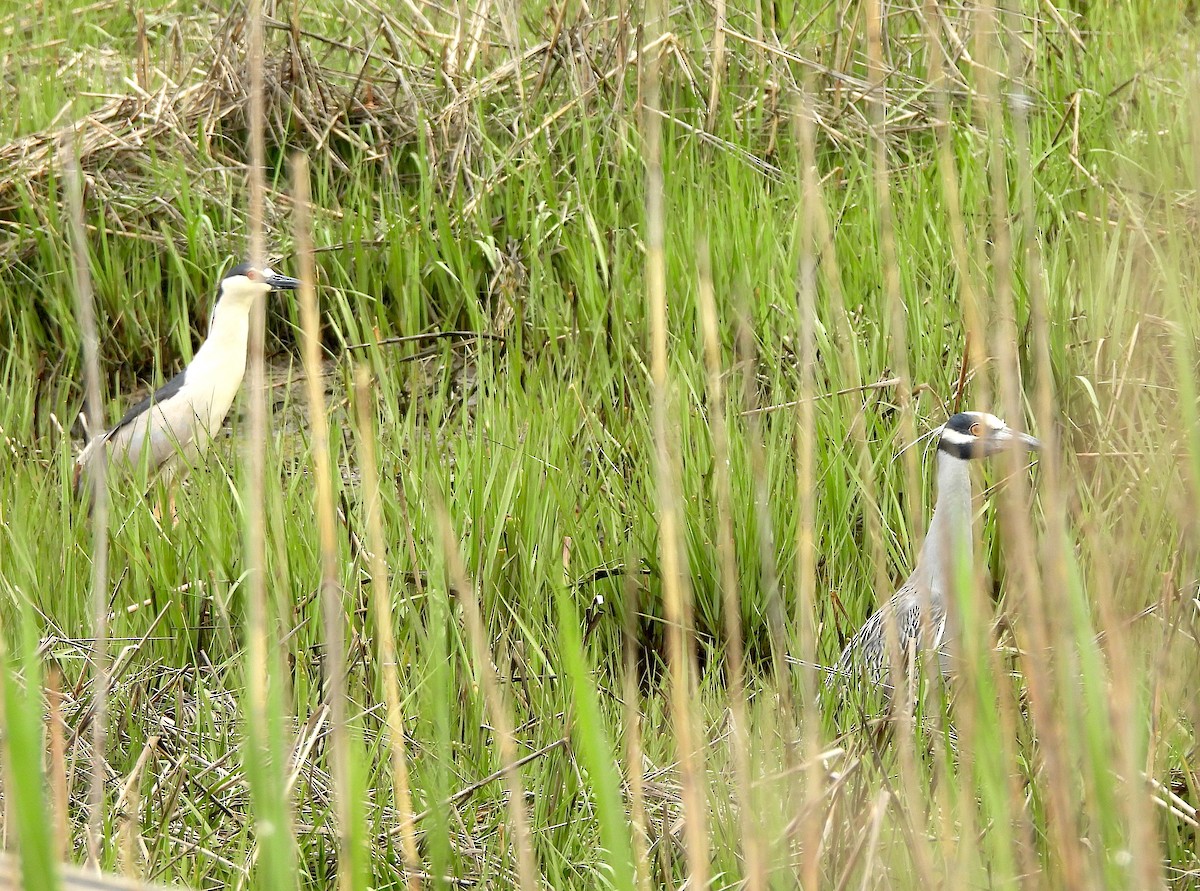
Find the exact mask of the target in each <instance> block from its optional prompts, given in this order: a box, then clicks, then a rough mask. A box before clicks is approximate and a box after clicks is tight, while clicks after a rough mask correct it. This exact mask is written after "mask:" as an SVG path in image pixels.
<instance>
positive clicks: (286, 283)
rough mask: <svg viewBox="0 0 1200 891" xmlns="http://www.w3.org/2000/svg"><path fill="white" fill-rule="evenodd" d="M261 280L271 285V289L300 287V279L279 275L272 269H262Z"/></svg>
mask: <svg viewBox="0 0 1200 891" xmlns="http://www.w3.org/2000/svg"><path fill="white" fill-rule="evenodd" d="M262 276H263V281H264V282H266V283H267V284H268V285H270V286H271V290H272V291H294V290H296V289H297V288H299V287H300V279H298V278H292V277H291V276H287V275H280V274H279V273H278V272H276V271H275V270H273V269H264V270H263V271H262Z"/></svg>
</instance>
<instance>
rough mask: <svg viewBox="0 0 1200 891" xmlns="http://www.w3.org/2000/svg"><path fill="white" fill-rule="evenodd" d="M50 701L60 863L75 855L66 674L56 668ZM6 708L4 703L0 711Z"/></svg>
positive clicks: (55, 829) (54, 827) (56, 846)
mask: <svg viewBox="0 0 1200 891" xmlns="http://www.w3.org/2000/svg"><path fill="white" fill-rule="evenodd" d="M46 700H47V705H48V707H49V714H48V715H47V719H48V724H49V726H48V727H47V728H46V733H47V735H48V736H49V737H50V752H49V767H48V770H49V773H50V777H49V785H50V819H51V821H52V826H51V831H52V832H53V837H54V853H55V855H56V856H57V857H58V858H59V859H60V860H64V861H65V860H66V859H67V857H68V856H69V855H70V853H71V824H70V791H69V789H68V784H67V746H66V742H67V741H66V734H65V732H64V731H65V729H66V725H65V724H64V723H63V717H62V703H63V694H62V674H61V673H60V672H59V670H58V668H57V666H54V665H51V666H50V667H49V669H48V671H47V685H46ZM2 709H3V706H2V704H0V711H2Z"/></svg>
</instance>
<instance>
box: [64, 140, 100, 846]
mask: <svg viewBox="0 0 1200 891" xmlns="http://www.w3.org/2000/svg"><path fill="white" fill-rule="evenodd" d="M60 154H61V156H62V160H63V172H64V175H65V177H66V181H67V183H66V185H67V202H68V207H69V224H70V234H71V257H72V259H73V260H74V273H75V312H76V315H77V317H78V320H79V328H80V331H81V333H82V335H83V377H84V394H85V398H84V404H85V406H86V411H87V413H86V416H85V417H84V438H85V440H86V441H87V442H91V441H92V439H93V438H94V437H96V436H99V435H100V434H101V433H102V432H103V430H104V422H103V418H104V404H103V402H101V397H100V337H99V334H98V333H97V329H96V310H95V306H94V298H93V294H92V277H91V272H90V270H89V268H88V248H87V236H86V235H85V234H84V228H85V223H84V216H83V188H82V184H81V182H80V181H81V178H82V174H81V173H80V170H79V161H78V158H77V157H76V146H75V142H74V139H73V138H72V137H71V136H68V137H65V138H64V140H63V145H62V146H61V148H60ZM86 477H87V481H88V483H89V485H90V489H91V491H90V492H89V495H90V498H91V511H92V579H91V585H92V636H93V638H94V641H93V643H92V671H93V678H94V680H93V684H92V694H93V699H92V704H93V711H92V728H91V729H92V764H91V779H90V784H89V787H88V860H89V862H90V863H91V864H92V865H93V866H95V867H96V868H97V869H99V868H100V865H101V854H102V853H103V844H104V842H103V838H102V836H103V827H104V785H105V775H106V769H105V758H104V756H105V749H106V747H107V745H108V737H107V733H108V685H109V676H108V673H109V665H108V453H107V450H106V449H99V450H98V451H97V453H96V460H95V461H94V462H89V465H88V468H87V473H86Z"/></svg>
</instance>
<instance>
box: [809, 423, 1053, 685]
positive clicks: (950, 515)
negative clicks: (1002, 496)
mask: <svg viewBox="0 0 1200 891" xmlns="http://www.w3.org/2000/svg"><path fill="white" fill-rule="evenodd" d="M931 435H934V436H937V438H938V446H937V504H936V506H935V507H934V511H933V519H932V520H930V521H929V531H928V533H927V534H926V536H925V543H924V545H922V547H921V553H920V555H919V556H918V557H917V565H916V568H915V569H913V571H912V575H910V576H909V577H908V580H907V581H906V582H905V583H904V584H903V585H901V586H900V590H899V591H897V592H896V593H895V594H894V595H893V596H892V597H891V599H890V600H888V602H887V603H885V604H884V605H883V606H882V607H880V608H879V609H878V610H876V612H875V614H874V615H872V616H871V617H870V618H869V619H867V621H866V622H865V623H864V624H863V626H862V628H860V629H859V630H858V633H857V634H855V635H854V637H853V638H852V639H851V640H850V642H849V643H848V644H847V645H846V648H845V649H844V650H843V651H842V655H841V657H840V658H839V659H838V662H837V666H836V667H835V668H834V669H833V671H832V672H830V674H829V675H828V677H826V679H825V682H826V684H827V685H828V686H830V687H833V686H835V685H837V686H841V687H848V686H849V685H850V684H852V683H860V682H862V681H864V680H865V681H867V682H869V683H871V684H880V683H882V684H884V686H885V687H886V688H887V689H891V688H892V686H893V679H892V677H891V665H892V656H891V655H890V653H889V650H888V647H889V644H888V635H890V634H893V633H894V634H895V636H896V642H897V644H898V645H899V649H898V655H899V657H900V659H901V663H900V666H901V667H902V668H904V669H905V670H907V668H908V660H909V658H910V655H911V654H914V653H915V654H920V653H922V652H925V651H934V652H936V653H937V656H938V664H939V667H940V669H941V671H942V673H943V674H947V673H949V672H950V671H951V670H952V667H953V659H954V650H955V641H956V636H957V628H956V626H955V622H954V619H953V612H954V609H953V607H952V606H951V607H949V608H948V606H947V605H948V603H949V601H950V600H951V598H952V596H953V592H954V589H955V578H956V569H957V568H959V567H960V566H961V567H963V568H966V567H969V566H970V565H971V560H972V555H971V548H972V543H971V475H970V472H969V466H968V464H969V462H970V461H972V460H975V459H978V458H987V457H989V456H991V455H995V454H997V453H998V452H1002V451H1005V450H1008V449H1019V450H1023V451H1027V452H1030V451H1037V450H1038V449H1040V448H1041V443H1039V442H1038V441H1037V440H1036V439H1034V438H1033V437H1032V436H1028V435H1026V434H1024V433H1018V432H1017V431H1015V430H1011V429H1009V427H1008V426H1007V425H1006V424H1005V423H1004V422H1003V421H1002V420H1000V419H999V418H997V417H996V416H995V415H989V414H987V413H986V412H980V411H966V412H961V413H960V414H956V415H954V417H952V418H950V420H948V421H947V422H946V423H945V424H943V425H942V426H941V427H939V428H937V429H935V430H933V431H932V433H931ZM960 561H961V562H960ZM926 608H927V609H928V610H929V614H928V616H926V617H924V618H923V617H922V615H921V612H922V610H923V609H926ZM889 625H891V626H892V627H894V629H895V630H894V631H892V630H891V629H890V628H889Z"/></svg>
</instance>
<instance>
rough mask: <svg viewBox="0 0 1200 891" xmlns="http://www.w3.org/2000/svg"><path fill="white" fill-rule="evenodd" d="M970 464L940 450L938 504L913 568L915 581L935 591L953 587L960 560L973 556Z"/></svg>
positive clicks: (945, 591) (938, 456)
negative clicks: (955, 570)
mask: <svg viewBox="0 0 1200 891" xmlns="http://www.w3.org/2000/svg"><path fill="white" fill-rule="evenodd" d="M968 463H969V462H967V461H965V460H963V459H962V458H956V457H954V456H953V455H950V454H947V453H946V452H943V451H941V450H940V449H939V450H938V453H937V504H936V505H935V507H934V509H933V519H932V520H930V521H929V531H928V533H927V534H926V535H925V543H924V544H923V545H922V546H921V554H920V556H919V557H918V558H917V566H916V569H914V570H913V579H914V581H921V582H924V583H925V584H926V585H928V587H929V590H930V591H933V592H938V593H943V594H944V593H948V592H949V591H950V590H952V585H953V577H954V567H955V564H956V562H957V560H965V561H966V565H967V566H970V565H971V562H972V559H973V555H972V553H971V550H972V541H971V474H970V470H969V468H968V466H967V465H968Z"/></svg>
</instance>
